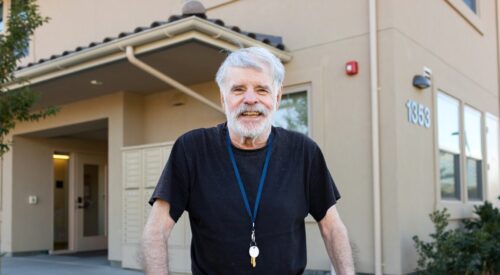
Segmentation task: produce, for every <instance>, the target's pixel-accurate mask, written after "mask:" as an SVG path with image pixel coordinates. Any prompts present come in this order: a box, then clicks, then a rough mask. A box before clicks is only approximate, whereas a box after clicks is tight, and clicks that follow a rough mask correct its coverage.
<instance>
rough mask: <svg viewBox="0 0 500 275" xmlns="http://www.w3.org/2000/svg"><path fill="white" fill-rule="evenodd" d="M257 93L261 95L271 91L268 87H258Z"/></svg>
mask: <svg viewBox="0 0 500 275" xmlns="http://www.w3.org/2000/svg"><path fill="white" fill-rule="evenodd" d="M257 93H259V94H261V95H266V94H268V93H269V90H268V89H266V88H259V89H257Z"/></svg>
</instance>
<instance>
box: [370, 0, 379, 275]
mask: <svg viewBox="0 0 500 275" xmlns="http://www.w3.org/2000/svg"><path fill="white" fill-rule="evenodd" d="M368 9H369V24H370V30H369V33H370V94H371V116H372V171H373V174H372V176H373V179H372V181H373V228H374V230H373V231H374V249H375V250H374V255H375V274H376V275H381V274H382V234H381V233H382V222H381V210H380V208H381V207H380V143H379V110H378V104H379V103H378V60H377V57H378V56H377V54H378V53H377V1H376V0H370V1H369V8H368Z"/></svg>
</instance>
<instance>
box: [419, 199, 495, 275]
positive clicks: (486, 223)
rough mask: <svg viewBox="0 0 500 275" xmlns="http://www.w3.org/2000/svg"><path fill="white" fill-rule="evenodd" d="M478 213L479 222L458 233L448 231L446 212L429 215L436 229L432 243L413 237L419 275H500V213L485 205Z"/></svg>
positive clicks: (466, 224) (476, 208)
mask: <svg viewBox="0 0 500 275" xmlns="http://www.w3.org/2000/svg"><path fill="white" fill-rule="evenodd" d="M499 199H500V197H499ZM474 213H476V214H477V215H478V218H474V219H468V220H464V221H462V225H463V227H460V228H457V229H446V228H447V226H448V219H449V217H450V214H449V213H448V212H447V210H446V208H445V209H443V210H441V211H439V210H438V211H434V212H433V213H432V214H430V215H429V216H430V219H431V221H432V223H434V228H435V232H434V233H432V234H430V237H431V241H430V242H424V241H422V240H420V238H419V237H418V236H414V237H413V241H415V247H416V249H417V253H418V255H419V259H418V262H417V264H418V268H417V271H418V273H419V274H485V275H486V274H488V275H493V274H500V211H499V210H498V208H496V207H493V205H492V204H491V203H490V202H485V203H484V204H483V205H481V206H474Z"/></svg>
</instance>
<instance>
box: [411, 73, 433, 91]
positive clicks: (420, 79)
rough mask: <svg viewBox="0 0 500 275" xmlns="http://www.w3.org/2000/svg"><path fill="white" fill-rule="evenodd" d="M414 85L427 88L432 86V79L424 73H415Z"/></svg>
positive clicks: (421, 88)
mask: <svg viewBox="0 0 500 275" xmlns="http://www.w3.org/2000/svg"><path fill="white" fill-rule="evenodd" d="M413 86H414V87H415V88H418V89H420V90H423V89H427V88H429V87H430V86H431V80H430V79H429V78H427V77H425V76H423V75H418V74H417V75H415V76H414V77H413Z"/></svg>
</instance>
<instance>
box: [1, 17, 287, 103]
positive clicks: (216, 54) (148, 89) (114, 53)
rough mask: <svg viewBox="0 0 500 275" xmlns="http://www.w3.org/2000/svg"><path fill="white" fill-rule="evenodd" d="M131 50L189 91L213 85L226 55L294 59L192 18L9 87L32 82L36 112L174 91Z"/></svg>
mask: <svg viewBox="0 0 500 275" xmlns="http://www.w3.org/2000/svg"><path fill="white" fill-rule="evenodd" d="M129 46H130V47H133V48H134V53H135V56H136V57H137V58H139V59H140V60H141V61H142V62H145V63H146V64H148V65H150V66H152V67H154V68H155V69H157V70H158V71H159V72H161V73H163V74H165V75H168V76H169V77H171V78H173V79H175V80H176V81H178V82H179V83H182V84H183V85H185V86H189V85H194V84H197V83H203V82H208V81H212V80H213V79H214V76H215V72H216V71H217V68H218V67H219V65H220V64H221V62H222V61H223V59H224V58H225V56H226V55H227V54H226V53H227V52H230V51H234V50H236V49H238V48H241V47H250V46H260V47H265V48H267V49H268V50H270V51H271V52H272V53H273V54H275V55H276V56H277V57H278V58H280V59H281V60H282V62H284V63H286V62H288V61H290V60H291V59H292V57H291V55H290V54H289V53H287V52H285V51H283V50H280V49H278V48H276V47H273V46H272V45H269V44H266V43H264V42H262V41H259V40H257V39H254V38H252V37H249V36H247V35H245V34H243V33H239V32H237V31H234V30H233V29H230V28H227V27H224V26H221V25H217V24H215V23H213V22H211V21H209V20H206V19H202V18H199V17H197V16H190V17H186V18H184V19H180V20H177V21H174V22H170V23H167V24H164V25H160V26H157V27H152V28H150V29H147V30H143V31H140V32H138V33H134V34H127V35H126V36H124V37H122V38H115V39H110V41H108V42H103V43H101V44H98V45H93V46H89V47H88V48H84V49H81V50H78V51H76V52H72V53H70V54H66V55H64V54H63V55H62V56H58V57H57V58H54V59H50V60H48V61H45V60H42V61H41V62H38V63H37V64H34V65H31V66H28V67H24V68H21V69H20V70H18V71H17V72H16V73H15V77H16V78H17V79H20V80H26V82H19V83H18V84H11V85H10V86H9V87H8V88H9V89H16V88H20V87H22V86H23V85H26V84H28V83H29V84H30V85H31V88H32V89H33V90H35V91H38V92H39V93H40V94H41V99H40V101H39V103H38V106H36V107H43V106H47V105H60V104H66V103H70V102H74V101H78V100H83V99H86V98H91V97H95V96H100V95H105V94H109V93H114V92H117V91H129V92H136V93H146V94H147V93H154V92H158V91H163V90H169V89H172V88H173V87H172V86H170V85H168V84H166V83H165V82H162V81H160V80H159V79H157V78H155V77H153V76H151V75H150V74H148V73H146V72H144V71H142V70H140V69H138V68H137V67H135V66H134V65H132V64H130V62H128V61H127V57H126V48H127V47H129ZM92 83H94V84H96V83H98V84H99V85H93V84H92Z"/></svg>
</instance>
